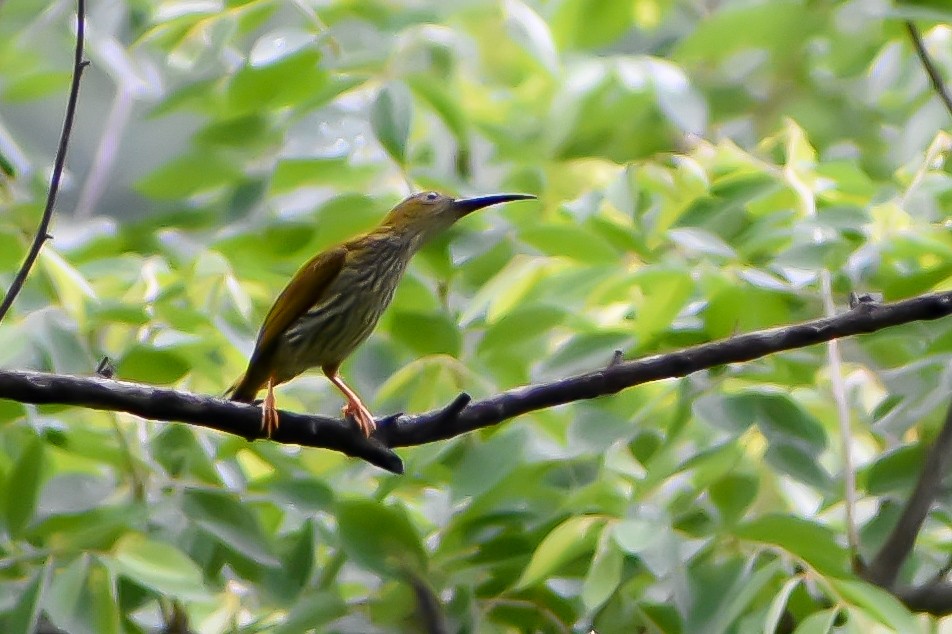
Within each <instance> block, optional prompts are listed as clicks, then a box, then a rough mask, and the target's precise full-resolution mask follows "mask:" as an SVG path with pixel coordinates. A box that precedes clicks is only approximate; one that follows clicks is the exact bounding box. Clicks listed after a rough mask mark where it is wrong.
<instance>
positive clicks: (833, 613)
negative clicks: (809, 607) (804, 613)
mask: <svg viewBox="0 0 952 634" xmlns="http://www.w3.org/2000/svg"><path fill="white" fill-rule="evenodd" d="M839 615H840V609H839V608H830V609H828V610H820V611H819V612H814V613H813V614H811V615H809V616H808V617H806V618H805V619H803V620H802V621H800V623H799V624H798V625H797V629H796V630H794V634H829V633H830V632H831V631H833V625H834V623H836V621H837V618H838V617H839Z"/></svg>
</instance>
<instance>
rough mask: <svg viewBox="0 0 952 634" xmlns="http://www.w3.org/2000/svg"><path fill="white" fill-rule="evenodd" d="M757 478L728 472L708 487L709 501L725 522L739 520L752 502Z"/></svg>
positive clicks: (757, 482) (755, 491)
mask: <svg viewBox="0 0 952 634" xmlns="http://www.w3.org/2000/svg"><path fill="white" fill-rule="evenodd" d="M759 484H760V483H759V480H758V479H757V478H756V477H754V476H752V475H747V474H729V475H726V476H724V477H723V478H721V479H720V480H718V481H716V482H715V483H714V484H712V485H711V487H710V495H711V501H712V502H713V503H714V505H715V506H716V507H717V510H718V511H720V513H721V516H722V517H723V518H724V521H725V522H726V523H727V524H733V523H735V522H737V521H738V520H740V519H741V518H742V517H743V515H744V511H746V510H747V508H748V507H749V506H750V505H751V504H752V503H753V501H754V498H755V497H756V496H757V490H758V489H759Z"/></svg>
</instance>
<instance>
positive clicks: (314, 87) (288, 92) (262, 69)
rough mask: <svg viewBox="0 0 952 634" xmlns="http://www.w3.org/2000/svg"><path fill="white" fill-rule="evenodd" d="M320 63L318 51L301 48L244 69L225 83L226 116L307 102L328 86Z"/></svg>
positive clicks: (326, 76) (241, 114) (325, 73)
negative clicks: (290, 53)
mask: <svg viewBox="0 0 952 634" xmlns="http://www.w3.org/2000/svg"><path fill="white" fill-rule="evenodd" d="M319 62H320V53H319V52H318V51H316V50H314V49H312V48H303V49H299V50H298V51H297V52H296V53H294V54H293V55H288V56H285V57H277V58H275V59H274V60H268V63H267V64H264V65H254V64H249V65H248V66H245V67H244V68H242V69H241V70H239V71H238V72H237V73H236V74H235V76H234V77H233V78H232V80H231V82H230V83H229V84H228V89H227V99H226V110H225V114H226V115H227V116H243V115H247V114H252V113H255V112H261V111H263V110H264V111H273V110H276V109H279V108H282V107H290V106H295V105H298V106H299V105H302V104H304V103H307V102H308V101H310V100H312V99H314V98H315V97H314V95H315V94H318V93H320V92H321V91H323V90H325V89H327V88H328V86H329V84H330V75H329V74H328V73H327V72H326V71H325V70H323V69H321V67H320V63H319Z"/></svg>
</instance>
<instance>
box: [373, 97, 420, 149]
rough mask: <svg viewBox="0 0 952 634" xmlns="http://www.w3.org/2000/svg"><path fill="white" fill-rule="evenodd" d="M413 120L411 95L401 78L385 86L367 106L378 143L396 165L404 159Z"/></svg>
mask: <svg viewBox="0 0 952 634" xmlns="http://www.w3.org/2000/svg"><path fill="white" fill-rule="evenodd" d="M412 121H413V97H412V95H411V94H410V90H409V89H408V88H407V87H406V85H405V84H403V83H401V82H391V83H389V84H387V85H386V86H384V87H383V88H382V89H381V90H380V92H379V93H377V99H376V100H375V101H374V103H373V106H371V108H370V125H371V127H372V128H373V131H374V134H375V135H377V140H378V141H380V145H382V146H383V149H384V150H386V151H387V154H389V155H390V158H392V159H393V160H394V161H396V162H397V164H398V165H401V166H405V165H406V162H407V142H408V141H409V140H410V124H411V123H412Z"/></svg>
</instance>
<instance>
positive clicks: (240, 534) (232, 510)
mask: <svg viewBox="0 0 952 634" xmlns="http://www.w3.org/2000/svg"><path fill="white" fill-rule="evenodd" d="M183 497H184V499H183V502H182V510H184V511H185V514H186V515H187V516H188V517H189V519H191V520H192V521H193V522H195V525H196V526H198V527H199V528H201V529H202V530H203V531H204V532H205V533H207V534H208V535H210V536H211V537H213V538H214V539H215V540H217V541H218V542H219V543H220V544H221V545H222V546H224V547H225V548H226V549H228V550H230V551H232V552H235V553H237V554H239V555H242V556H244V557H247V558H248V559H250V560H252V561H254V562H256V563H258V564H261V565H263V566H267V567H271V568H277V567H279V566H280V565H281V561H280V560H279V559H278V558H277V557H276V556H275V554H274V549H273V547H272V545H271V543H270V542H269V540H268V539H267V538H266V537H265V534H264V531H263V530H262V529H261V524H260V523H259V522H258V519H257V517H255V515H254V514H253V513H252V512H251V510H250V509H249V508H248V507H247V506H245V505H243V504H241V503H240V502H239V501H238V499H237V498H236V497H235V496H233V495H229V494H227V493H218V492H211V491H199V490H194V489H189V490H186V491H185V492H184V494H183Z"/></svg>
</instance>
